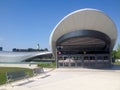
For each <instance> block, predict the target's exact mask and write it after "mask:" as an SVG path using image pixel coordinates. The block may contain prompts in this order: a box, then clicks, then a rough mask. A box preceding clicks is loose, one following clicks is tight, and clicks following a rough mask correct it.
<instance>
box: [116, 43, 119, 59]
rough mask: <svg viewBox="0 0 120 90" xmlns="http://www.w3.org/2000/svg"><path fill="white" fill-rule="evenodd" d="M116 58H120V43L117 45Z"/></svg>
mask: <svg viewBox="0 0 120 90" xmlns="http://www.w3.org/2000/svg"><path fill="white" fill-rule="evenodd" d="M116 58H117V59H120V44H118V46H117V50H116Z"/></svg>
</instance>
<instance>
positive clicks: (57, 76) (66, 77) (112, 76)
mask: <svg viewBox="0 0 120 90" xmlns="http://www.w3.org/2000/svg"><path fill="white" fill-rule="evenodd" d="M22 66H23V67H25V66H27V68H28V65H22ZM31 67H32V68H33V67H35V66H31ZM44 70H45V72H46V73H44V74H41V75H39V76H36V77H32V78H30V79H29V80H27V79H26V80H21V81H17V82H13V83H11V84H7V85H3V86H0V90H120V69H119V68H118V67H115V68H114V69H108V70H105V69H85V68H58V69H44Z"/></svg>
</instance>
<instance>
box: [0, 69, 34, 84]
mask: <svg viewBox="0 0 120 90" xmlns="http://www.w3.org/2000/svg"><path fill="white" fill-rule="evenodd" d="M18 70H24V71H25V72H26V73H27V74H29V76H33V73H32V70H31V69H27V68H17V67H0V85H1V84H5V83H6V75H5V73H6V72H10V71H18Z"/></svg>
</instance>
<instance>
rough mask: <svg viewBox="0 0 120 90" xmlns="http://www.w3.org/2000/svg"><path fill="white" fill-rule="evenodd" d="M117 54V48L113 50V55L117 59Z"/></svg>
mask: <svg viewBox="0 0 120 90" xmlns="http://www.w3.org/2000/svg"><path fill="white" fill-rule="evenodd" d="M116 54H117V51H116V50H113V51H112V57H113V58H115V59H116V58H117V56H116Z"/></svg>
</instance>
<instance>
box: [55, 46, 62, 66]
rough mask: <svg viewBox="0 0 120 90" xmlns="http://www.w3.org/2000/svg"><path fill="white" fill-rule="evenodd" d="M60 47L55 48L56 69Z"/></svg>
mask: <svg viewBox="0 0 120 90" xmlns="http://www.w3.org/2000/svg"><path fill="white" fill-rule="evenodd" d="M62 48H63V47H62V46H57V47H56V68H58V67H59V66H58V50H60V49H62Z"/></svg>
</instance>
